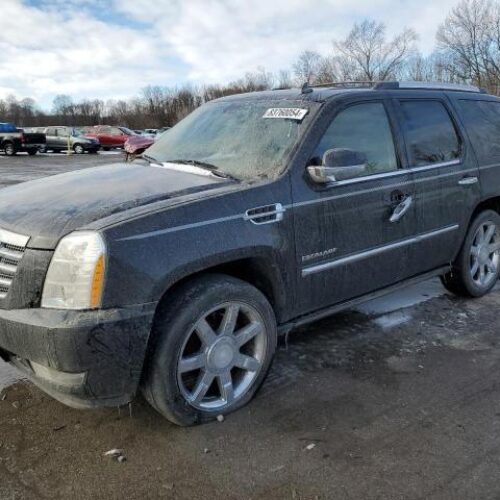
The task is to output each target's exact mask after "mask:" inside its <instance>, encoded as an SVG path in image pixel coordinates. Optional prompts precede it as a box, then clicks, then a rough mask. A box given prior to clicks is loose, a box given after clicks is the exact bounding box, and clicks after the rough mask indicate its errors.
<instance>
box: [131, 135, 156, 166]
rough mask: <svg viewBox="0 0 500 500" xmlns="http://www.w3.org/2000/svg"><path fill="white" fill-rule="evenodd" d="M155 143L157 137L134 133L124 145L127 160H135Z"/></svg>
mask: <svg viewBox="0 0 500 500" xmlns="http://www.w3.org/2000/svg"><path fill="white" fill-rule="evenodd" d="M154 143H155V139H154V138H152V137H149V136H147V135H132V136H130V137H129V138H128V139H127V141H126V142H125V145H124V148H123V149H124V150H125V154H126V156H127V157H126V159H127V161H129V160H133V159H134V158H135V157H136V156H138V155H140V154H142V153H144V151H146V149H148V148H149V147H150V146H151V145H153V144H154Z"/></svg>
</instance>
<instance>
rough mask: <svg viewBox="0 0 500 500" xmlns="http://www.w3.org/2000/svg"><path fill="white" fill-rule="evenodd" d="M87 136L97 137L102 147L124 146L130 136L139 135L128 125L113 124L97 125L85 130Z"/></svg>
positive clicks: (107, 148)
mask: <svg viewBox="0 0 500 500" xmlns="http://www.w3.org/2000/svg"><path fill="white" fill-rule="evenodd" d="M84 135H85V136H86V137H92V138H94V139H97V140H98V141H99V142H100V144H101V147H102V149H104V150H105V151H106V150H109V149H111V148H123V146H124V144H125V142H126V141H127V139H128V138H129V137H130V136H134V135H137V134H136V133H135V132H134V131H133V130H130V129H128V128H127V127H115V126H111V125H96V126H95V127H91V128H90V129H89V130H87V131H86V132H84Z"/></svg>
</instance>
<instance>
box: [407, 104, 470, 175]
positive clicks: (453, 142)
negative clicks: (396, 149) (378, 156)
mask: <svg viewBox="0 0 500 500" xmlns="http://www.w3.org/2000/svg"><path fill="white" fill-rule="evenodd" d="M400 105H401V110H402V113H403V128H404V133H405V140H406V145H407V147H408V151H409V154H410V166H412V167H422V166H425V165H433V164H436V163H443V162H448V161H453V160H456V159H457V158H460V155H461V143H460V139H459V137H458V135H457V131H456V129H455V126H454V125H453V122H452V120H451V117H450V114H449V113H448V111H447V109H446V108H445V106H444V105H443V104H442V103H441V102H439V101H401V102H400Z"/></svg>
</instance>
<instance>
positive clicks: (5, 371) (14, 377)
mask: <svg viewBox="0 0 500 500" xmlns="http://www.w3.org/2000/svg"><path fill="white" fill-rule="evenodd" d="M23 378H24V377H23V375H22V373H21V372H20V371H18V370H16V369H15V368H14V367H12V366H10V365H8V364H7V363H5V362H4V361H2V360H1V359H0V391H1V390H2V389H5V388H6V387H8V386H9V385H12V384H14V383H15V382H18V381H19V380H21V379H23Z"/></svg>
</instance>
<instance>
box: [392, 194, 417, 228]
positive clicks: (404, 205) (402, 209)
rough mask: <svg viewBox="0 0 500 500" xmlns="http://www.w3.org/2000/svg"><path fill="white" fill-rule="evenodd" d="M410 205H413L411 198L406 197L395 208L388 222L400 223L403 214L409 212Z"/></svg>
mask: <svg viewBox="0 0 500 500" xmlns="http://www.w3.org/2000/svg"><path fill="white" fill-rule="evenodd" d="M412 203H413V197H412V196H407V197H406V198H405V199H404V200H403V201H402V202H401V203H399V204H398V205H397V206H396V208H395V209H394V212H393V213H392V215H391V218H390V219H389V221H390V222H398V221H400V220H401V219H402V218H403V216H404V214H405V213H406V212H408V210H410V207H411V205H412Z"/></svg>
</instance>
